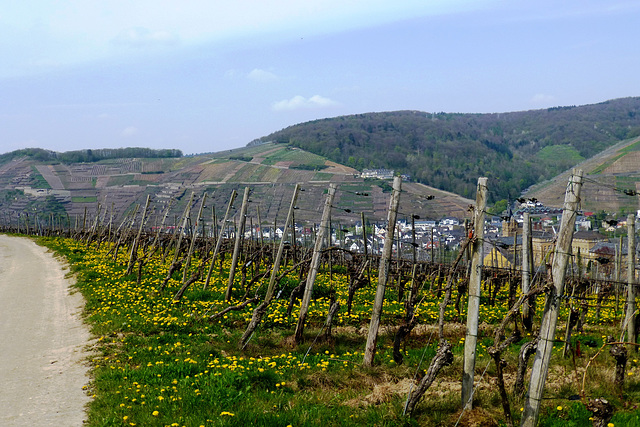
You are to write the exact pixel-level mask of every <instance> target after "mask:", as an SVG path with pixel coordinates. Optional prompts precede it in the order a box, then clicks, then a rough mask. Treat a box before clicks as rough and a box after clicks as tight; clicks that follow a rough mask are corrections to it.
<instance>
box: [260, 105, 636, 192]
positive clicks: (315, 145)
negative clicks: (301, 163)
mask: <svg viewBox="0 0 640 427" xmlns="http://www.w3.org/2000/svg"><path fill="white" fill-rule="evenodd" d="M639 112H640V97H629V98H620V99H615V100H610V101H605V102H602V103H598V104H592V105H584V106H567V107H555V108H549V109H544V110H531V111H520V112H511V113H494V114H456V113H426V112H421V111H395V112H382V113H368V114H356V115H351V116H341V117H335V118H329V119H323V120H314V121H311V122H307V123H302V124H298V125H295V126H291V127H288V128H285V129H282V130H280V131H278V132H274V133H272V134H270V135H268V136H265V137H263V138H260V139H259V140H256V141H253V142H252V143H251V144H258V143H261V142H266V141H273V142H277V143H285V144H290V145H292V146H295V147H299V148H302V149H304V150H306V151H310V152H312V153H315V154H318V155H321V156H325V157H327V158H328V159H330V160H333V161H335V162H338V163H342V164H345V165H347V166H350V167H353V168H356V169H358V170H363V169H365V168H372V169H375V168H388V169H393V170H395V172H396V173H401V174H407V175H410V176H411V178H412V179H413V180H415V181H417V182H420V183H423V184H426V185H430V186H433V187H436V188H440V189H443V190H446V191H451V192H454V193H456V194H459V195H461V196H463V197H473V194H474V191H475V182H476V180H477V178H478V177H479V176H487V177H488V178H489V180H490V183H491V188H492V193H491V195H490V196H489V202H490V203H491V202H495V201H497V200H501V199H508V198H510V199H511V200H513V199H515V198H516V197H518V196H519V195H520V194H521V193H522V191H523V190H525V189H526V188H528V187H529V186H531V185H533V184H536V183H538V182H540V181H544V180H547V179H549V178H551V177H553V176H555V175H557V174H559V173H561V172H563V171H565V170H567V169H569V168H571V167H573V166H575V165H576V164H578V163H580V162H581V161H583V160H584V159H587V158H590V157H592V156H594V155H595V154H597V153H599V152H601V151H602V150H604V149H606V148H608V147H610V146H612V145H614V144H616V143H618V142H620V141H622V140H625V139H629V138H633V137H636V136H638V135H640V114H638V113H639Z"/></svg>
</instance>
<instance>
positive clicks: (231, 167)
mask: <svg viewBox="0 0 640 427" xmlns="http://www.w3.org/2000/svg"><path fill="white" fill-rule="evenodd" d="M95 151H96V150H94V152H95ZM97 151H99V150H97ZM42 152H44V150H32V151H30V153H31V154H32V155H29V154H28V153H24V152H23V153H18V154H16V153H9V154H8V155H5V156H2V157H3V158H4V160H5V161H4V162H0V212H2V214H3V220H4V221H5V222H8V221H11V222H12V223H14V224H16V223H17V221H18V218H20V220H21V221H25V220H26V215H27V214H28V215H31V219H30V221H31V223H32V224H33V223H34V219H33V218H34V216H35V215H37V216H38V218H39V221H45V222H46V221H50V220H51V218H52V217H51V214H53V216H54V220H57V221H66V220H67V215H69V220H70V221H71V222H73V221H76V220H77V221H83V220H84V215H85V212H86V214H87V217H88V218H89V224H91V222H90V221H92V220H93V218H95V217H96V216H97V215H98V214H99V215H100V218H101V219H105V218H106V220H108V219H109V218H110V217H111V215H113V218H114V221H117V222H119V221H121V220H122V219H123V218H124V216H125V215H126V214H127V213H128V212H131V211H132V210H133V209H134V207H135V205H136V204H140V205H144V203H145V200H146V197H147V195H150V196H151V204H152V206H153V207H154V210H153V212H151V219H150V222H149V223H150V224H154V223H155V222H156V221H158V222H159V221H160V220H161V217H162V214H163V213H164V206H166V205H167V204H168V203H169V201H170V200H171V201H172V207H171V210H170V213H169V215H168V218H169V219H168V221H169V222H170V223H171V224H173V222H174V221H176V218H179V217H180V216H181V214H182V212H183V211H184V208H185V206H186V203H187V201H188V200H189V197H190V194H191V192H193V193H194V194H195V202H194V206H196V203H197V201H198V200H200V198H201V197H202V195H203V194H204V193H205V192H206V193H207V195H208V201H207V205H208V209H207V211H206V213H205V214H204V215H203V216H204V219H205V222H207V223H209V224H210V223H211V218H212V215H213V211H212V208H215V212H216V214H217V216H218V218H220V217H221V216H222V215H223V214H224V212H225V210H226V207H227V203H228V200H229V197H230V194H231V192H232V190H236V191H237V192H238V193H239V194H240V195H239V197H238V199H237V201H236V203H235V205H234V210H233V211H232V214H233V215H234V218H235V216H237V215H236V214H237V212H239V210H240V205H241V200H242V192H243V191H244V188H245V187H247V186H248V187H249V188H250V189H251V198H250V200H251V203H250V206H249V212H250V216H252V217H253V218H257V211H258V209H259V210H260V218H261V220H262V222H263V223H264V224H269V225H271V224H273V223H274V221H275V222H276V223H277V224H279V225H282V222H283V221H284V220H285V218H286V213H287V209H288V206H289V203H290V200H291V194H292V192H293V188H294V185H295V184H296V183H301V185H302V188H303V189H304V192H303V193H301V194H300V196H299V198H298V203H297V207H298V209H297V210H296V221H297V222H298V223H314V222H319V220H320V217H321V212H322V206H323V200H324V193H325V192H326V189H327V187H328V186H329V184H330V183H336V184H338V185H339V190H338V192H337V194H336V198H335V200H334V206H335V209H334V210H333V212H332V218H333V220H334V221H335V223H336V224H341V225H352V224H355V223H356V222H359V221H360V219H361V216H360V214H361V213H364V214H365V217H366V220H367V221H383V220H384V219H385V218H386V213H387V208H388V204H389V192H390V189H391V186H390V183H389V182H387V181H382V180H365V179H362V178H360V174H359V173H357V171H356V170H355V169H353V168H350V167H347V166H343V165H340V164H338V163H335V162H331V161H328V160H327V159H326V158H323V157H321V156H318V155H316V154H312V153H309V152H306V151H304V150H301V149H299V148H295V147H289V146H286V145H281V144H263V145H260V146H256V147H247V148H241V149H237V150H229V151H225V152H220V153H213V154H207V155H199V156H191V157H165V158H135V157H128V158H109V159H105V160H99V161H94V162H90V163H89V162H80V163H76V162H72V161H71V162H60V161H57V160H56V157H57V158H65V156H63V155H58V156H53V157H51V156H46V158H45V157H42V156H43V153H42ZM6 157H8V158H6ZM403 190H404V194H403V195H402V197H401V200H402V206H403V208H402V209H403V211H402V212H401V213H400V218H403V217H407V216H410V215H412V214H417V215H420V216H421V217H423V218H425V219H439V218H442V217H444V216H449V215H454V216H457V217H461V218H462V217H464V216H465V214H466V209H467V207H468V205H469V203H471V200H468V199H465V198H463V197H460V196H457V195H455V194H452V193H447V192H444V191H441V190H437V189H434V188H430V187H427V186H425V185H422V184H417V183H406V184H405V185H404V188H403ZM427 196H434V198H433V199H431V198H429V199H427ZM197 207H198V206H196V207H194V211H195V209H197ZM193 215H195V213H194V214H193Z"/></svg>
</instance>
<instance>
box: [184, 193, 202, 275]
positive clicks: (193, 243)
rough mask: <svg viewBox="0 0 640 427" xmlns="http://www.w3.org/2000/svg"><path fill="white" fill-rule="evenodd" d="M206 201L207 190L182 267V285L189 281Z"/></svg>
mask: <svg viewBox="0 0 640 427" xmlns="http://www.w3.org/2000/svg"><path fill="white" fill-rule="evenodd" d="M206 201H207V193H206V192H205V193H204V194H203V195H202V200H201V201H200V208H199V209H198V216H197V217H196V222H195V227H193V232H192V233H191V244H190V245H189V251H188V252H187V258H186V260H185V261H184V267H183V268H182V285H183V286H184V284H185V283H186V282H187V273H188V272H189V267H190V266H191V257H192V256H193V250H194V248H195V247H196V231H197V229H198V223H199V222H200V220H201V218H202V211H203V210H204V204H205V203H206ZM203 237H204V236H203Z"/></svg>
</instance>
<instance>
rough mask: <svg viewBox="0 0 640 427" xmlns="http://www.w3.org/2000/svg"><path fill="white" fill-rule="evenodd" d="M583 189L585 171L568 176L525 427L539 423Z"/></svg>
mask: <svg viewBox="0 0 640 427" xmlns="http://www.w3.org/2000/svg"><path fill="white" fill-rule="evenodd" d="M581 188H582V170H580V169H578V170H574V172H573V174H572V175H571V177H570V178H569V184H568V185H567V191H566V193H565V197H564V207H563V209H562V221H561V223H560V231H559V233H558V241H557V243H556V249H555V253H554V256H553V261H552V266H551V272H552V275H553V287H552V288H551V292H550V293H549V294H548V295H547V300H546V303H545V308H544V314H543V315H542V324H541V325H540V341H539V343H538V349H537V351H536V357H535V359H534V361H533V367H532V369H531V381H530V384H529V393H528V395H527V400H526V402H525V405H524V412H523V414H522V421H521V424H520V425H521V426H522V427H535V426H536V425H537V424H538V416H539V414H540V403H541V402H542V393H543V391H544V385H545V382H546V380H547V373H548V372H549V362H550V360H551V351H552V350H553V339H554V335H555V332H556V324H557V322H558V314H559V310H560V297H562V295H563V293H564V275H565V270H566V267H567V262H568V260H569V251H570V250H571V242H572V241H573V230H574V226H575V222H576V215H577V208H578V203H579V202H580V189H581Z"/></svg>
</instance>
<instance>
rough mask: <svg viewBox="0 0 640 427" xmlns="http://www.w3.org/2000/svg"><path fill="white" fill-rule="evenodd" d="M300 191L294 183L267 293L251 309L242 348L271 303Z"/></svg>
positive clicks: (298, 186)
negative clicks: (258, 303) (251, 312)
mask: <svg viewBox="0 0 640 427" xmlns="http://www.w3.org/2000/svg"><path fill="white" fill-rule="evenodd" d="M299 192H300V184H296V186H295V188H294V189H293V196H292V198H291V205H290V206H289V213H288V215H287V220H286V222H285V223H284V232H283V233H282V239H280V246H278V254H277V255H276V259H275V261H274V263H273V268H272V269H271V277H270V278H269V286H268V288H267V294H266V295H265V297H264V301H263V302H262V304H260V305H259V306H258V307H256V309H255V310H253V315H252V316H251V321H250V322H249V326H247V330H246V331H244V334H243V335H242V338H241V339H240V343H239V345H238V347H239V348H241V349H242V348H244V346H245V345H247V342H249V338H250V337H251V335H252V334H253V332H254V331H255V330H256V328H257V327H258V325H259V324H260V321H261V320H262V316H263V315H264V313H265V312H266V311H267V307H268V306H269V304H270V303H271V299H272V298H273V295H274V292H275V287H276V278H277V277H278V270H279V269H280V262H281V261H282V254H283V252H284V242H285V236H286V235H287V231H288V228H289V225H290V223H291V222H292V219H293V208H294V207H295V205H296V200H298V193H299Z"/></svg>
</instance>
